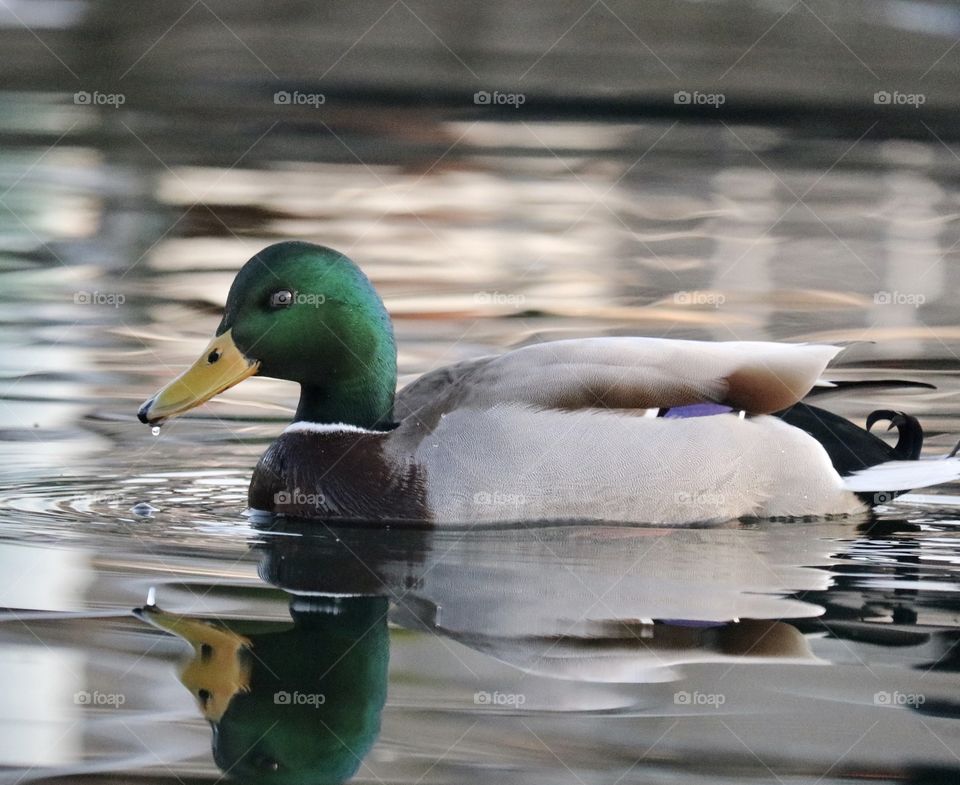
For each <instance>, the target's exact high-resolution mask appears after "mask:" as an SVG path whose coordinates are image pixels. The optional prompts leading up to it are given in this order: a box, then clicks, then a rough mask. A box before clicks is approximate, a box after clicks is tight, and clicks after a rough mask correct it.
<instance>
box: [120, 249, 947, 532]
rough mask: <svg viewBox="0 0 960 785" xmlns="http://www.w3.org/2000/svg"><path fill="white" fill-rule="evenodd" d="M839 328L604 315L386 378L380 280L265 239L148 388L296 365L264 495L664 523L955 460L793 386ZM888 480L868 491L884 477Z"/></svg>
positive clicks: (458, 513) (366, 506)
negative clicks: (673, 335) (672, 322)
mask: <svg viewBox="0 0 960 785" xmlns="http://www.w3.org/2000/svg"><path fill="white" fill-rule="evenodd" d="M841 350H842V347H839V346H832V345H826V344H815V343H807V344H782V343H772V342H755V341H749V342H748V341H734V342H723V343H711V342H700V341H687V340H667V339H658V338H632V337H602V338H585V339H577V340H561V341H555V342H545V343H539V344H535V345H530V346H524V347H522V348H519V349H515V350H513V351H510V352H507V353H505V354H502V355H499V356H494V357H482V358H479V359H473V360H467V361H465V362H460V363H457V364H455V365H452V366H449V367H446V368H441V369H438V370H434V371H430V372H428V373H426V374H424V375H423V376H421V377H420V378H419V379H417V380H416V381H414V382H413V383H411V384H410V385H408V386H406V387H405V388H403V389H402V390H401V391H400V392H399V393H395V389H396V384H397V355H396V345H395V342H394V336H393V328H392V324H391V321H390V316H389V315H388V313H387V311H386V308H385V307H384V304H383V301H382V300H381V299H380V297H379V296H378V294H377V292H376V290H375V289H374V287H373V285H372V284H371V283H370V281H369V280H368V279H367V277H366V276H365V275H364V274H363V272H362V271H361V270H360V268H359V267H358V266H357V265H356V264H354V263H353V262H352V261H351V260H350V259H348V258H347V257H346V256H345V255H343V254H342V253H339V252H337V251H335V250H333V249H330V248H326V247H323V246H319V245H313V244H310V243H305V242H281V243H277V244H275V245H271V246H269V247H267V248H265V249H264V250H262V251H260V253H258V254H256V255H255V256H254V257H253V258H252V259H250V260H249V261H248V262H247V263H246V264H245V265H244V266H243V267H242V268H241V269H240V271H239V273H238V274H237V277H236V279H235V280H234V282H233V285H232V286H231V288H230V292H229V295H228V297H227V302H226V307H225V310H224V314H223V319H222V321H221V322H220V326H219V327H218V328H217V331H216V335H215V337H214V338H213V340H212V341H211V342H210V344H209V345H208V346H207V347H206V348H205V349H204V350H203V352H202V354H201V355H200V358H199V359H198V360H197V361H196V362H195V363H194V364H193V365H192V366H191V367H190V368H189V369H188V370H186V371H185V372H184V373H183V374H181V375H180V376H178V377H177V378H176V379H174V380H173V381H172V382H170V383H169V384H168V385H167V386H166V387H164V388H163V389H161V390H160V391H159V392H157V393H156V395H154V396H153V397H152V398H150V399H149V400H148V401H146V402H145V403H144V404H143V405H142V406H141V407H140V410H139V414H138V416H139V418H140V420H141V421H142V422H144V423H149V424H159V423H162V422H164V421H165V420H168V419H170V418H172V417H174V416H176V415H179V414H182V413H183V412H185V411H187V410H189V409H192V408H194V407H195V406H198V405H199V404H201V403H203V402H204V401H207V400H208V399H210V398H212V397H213V396H215V395H217V394H218V393H220V392H222V391H224V390H226V389H227V388H229V387H232V386H233V385H235V384H237V383H238V382H240V381H242V380H243V379H246V378H247V377H249V376H253V375H255V374H260V375H264V376H270V377H274V378H279V379H288V380H291V381H295V382H299V383H300V388H301V392H300V402H299V405H298V406H297V411H296V417H295V422H293V424H291V425H290V426H289V427H287V428H286V430H284V431H283V433H282V434H280V436H279V438H277V440H276V441H275V442H273V444H272V445H271V446H270V447H269V449H268V450H267V451H266V453H265V454H264V455H263V457H262V458H261V459H260V461H259V463H258V464H257V466H256V468H255V469H254V472H253V477H252V479H251V482H250V489H249V504H250V506H251V508H253V509H254V510H262V511H266V512H270V513H275V514H285V515H288V516H293V517H300V518H315V519H325V520H356V521H378V522H389V521H415V522H420V523H436V524H456V523H461V524H462V523H466V524H475V523H489V522H508V521H510V522H516V521H547V520H552V521H556V520H563V519H578V520H590V519H603V520H610V521H632V522H643V523H652V524H661V525H670V524H685V523H692V522H706V521H720V520H730V519H737V518H743V517H750V516H756V517H795V516H797V517H798V516H827V515H846V514H851V513H857V512H863V511H864V510H865V507H866V506H867V505H869V504H870V503H871V502H873V501H876V500H881V501H886V500H888V499H889V498H890V495H891V494H895V493H897V492H901V491H904V490H908V489H912V488H917V487H923V486H927V485H934V484H937V483H941V482H945V481H948V480H951V479H955V478H956V477H958V476H960V459H957V458H954V457H952V456H948V457H947V458H944V459H939V460H914V459H915V458H916V457H917V456H918V454H919V442H918V440H919V441H920V442H922V429H920V427H919V424H918V423H916V420H914V419H913V418H910V417H908V416H907V415H903V414H898V413H887V412H878V413H876V414H875V418H876V417H889V418H892V419H894V420H895V422H894V424H895V425H896V426H897V427H898V429H899V430H900V433H901V442H900V443H898V445H897V446H895V447H891V446H889V445H887V444H886V443H885V442H884V441H882V440H881V439H879V438H877V437H876V436H874V435H873V434H871V433H869V432H868V431H867V430H864V429H862V428H859V427H858V426H856V425H854V424H853V423H852V422H849V421H848V420H845V419H843V418H841V417H838V416H837V415H833V414H831V413H829V412H826V411H824V410H822V409H818V408H816V407H813V406H809V405H807V404H805V403H801V402H800V401H801V399H802V398H804V397H805V396H806V395H807V394H808V393H810V392H811V390H812V389H813V388H814V387H815V386H816V385H818V384H829V383H825V382H821V381H820V375H821V374H822V373H823V371H824V369H825V368H826V366H827V364H828V363H829V362H830V361H831V360H833V359H834V357H836V356H837V354H838V353H839V352H840V351H841ZM875 494H878V495H875Z"/></svg>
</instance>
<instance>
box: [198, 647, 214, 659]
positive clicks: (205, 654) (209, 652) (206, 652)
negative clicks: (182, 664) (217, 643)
mask: <svg viewBox="0 0 960 785" xmlns="http://www.w3.org/2000/svg"><path fill="white" fill-rule="evenodd" d="M211 659H213V646H211V645H210V644H209V643H204V644H203V645H202V646H201V647H200V661H201V662H209V661H210V660H211Z"/></svg>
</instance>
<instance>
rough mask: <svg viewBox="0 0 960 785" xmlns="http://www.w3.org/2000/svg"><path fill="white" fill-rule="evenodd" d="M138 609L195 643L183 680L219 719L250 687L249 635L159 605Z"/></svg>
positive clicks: (155, 623) (202, 705)
mask: <svg viewBox="0 0 960 785" xmlns="http://www.w3.org/2000/svg"><path fill="white" fill-rule="evenodd" d="M134 613H135V614H136V615H137V616H139V617H140V618H141V619H143V620H144V621H146V622H149V623H150V624H152V625H153V626H154V627H159V628H160V629H161V630H166V631H167V632H172V633H173V634H174V635H176V636H178V637H180V638H182V639H183V640H185V641H187V643H189V644H190V645H191V646H193V649H194V652H195V654H194V657H193V659H192V660H190V662H188V663H187V664H186V666H185V667H184V668H183V670H182V671H181V673H180V681H181V682H183V685H184V686H185V687H186V688H187V689H188V690H190V692H191V694H193V695H194V696H195V697H197V699H198V701H199V703H200V710H201V711H202V712H203V714H204V716H205V717H206V718H207V719H208V720H211V721H212V722H218V721H219V720H220V718H221V717H222V716H223V714H224V712H225V711H226V710H227V706H228V705H229V704H230V701H231V700H232V699H233V696H234V695H236V694H237V693H240V692H248V691H249V690H250V673H251V666H250V661H249V658H247V657H244V656H243V652H244V651H248V650H249V649H250V647H251V643H250V639H249V638H245V637H244V636H242V635H238V634H237V633H235V632H231V631H230V630H227V629H224V628H220V627H217V626H215V625H213V624H211V623H210V622H208V621H203V620H202V619H194V618H191V617H189V616H177V615H174V614H172V613H167V612H166V611H164V610H161V609H160V608H158V607H157V606H156V605H147V606H145V607H143V608H137V609H135V610H134Z"/></svg>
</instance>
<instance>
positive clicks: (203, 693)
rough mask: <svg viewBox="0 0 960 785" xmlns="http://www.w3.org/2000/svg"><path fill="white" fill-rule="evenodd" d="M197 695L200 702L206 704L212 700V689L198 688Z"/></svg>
mask: <svg viewBox="0 0 960 785" xmlns="http://www.w3.org/2000/svg"><path fill="white" fill-rule="evenodd" d="M197 697H198V698H199V699H200V703H202V704H203V705H204V706H206V705H207V704H208V703H209V702H210V698H211V697H212V696H211V695H210V690H197Z"/></svg>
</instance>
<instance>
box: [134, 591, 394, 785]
mask: <svg viewBox="0 0 960 785" xmlns="http://www.w3.org/2000/svg"><path fill="white" fill-rule="evenodd" d="M387 610H388V603H387V601H386V600H385V599H384V598H380V597H341V598H318V599H315V600H310V601H305V600H300V599H297V600H294V602H293V604H292V605H291V616H292V624H291V623H277V622H273V623H264V622H235V623H229V624H218V623H213V622H210V621H207V620H203V619H197V618H190V617H185V616H177V615H175V614H171V613H167V612H166V611H163V610H161V609H160V608H158V607H157V606H155V605H148V606H146V607H144V608H141V609H139V610H138V611H137V614H138V615H139V616H140V617H141V618H143V619H145V620H146V621H149V622H150V623H151V624H153V625H155V626H157V627H160V628H161V629H164V630H166V631H168V632H171V633H173V634H175V635H177V636H179V637H181V638H183V639H184V640H185V641H187V642H188V643H190V644H191V646H192V647H193V657H192V658H191V659H190V661H189V662H188V663H187V664H186V665H185V667H184V668H183V670H182V672H181V677H180V678H181V681H182V682H183V684H184V686H185V687H186V688H187V689H188V690H190V692H191V694H193V696H194V697H195V698H196V700H197V703H198V705H199V707H200V710H201V711H202V712H203V714H204V716H205V717H206V718H207V719H208V720H209V721H210V723H211V725H212V727H213V756H214V759H215V760H216V763H217V765H218V766H219V767H220V768H221V769H222V770H223V771H224V772H226V773H228V774H229V776H230V777H231V778H233V779H237V780H240V781H241V782H256V783H301V784H303V783H337V782H344V781H345V780H347V779H349V778H350V777H351V776H352V775H353V774H354V773H355V772H356V771H357V769H358V768H359V767H360V764H361V763H362V761H363V758H364V756H365V755H366V754H367V753H368V752H369V750H370V748H371V747H372V746H373V743H374V741H375V740H376V738H377V734H378V733H379V731H380V714H381V712H382V710H383V705H384V701H385V699H386V693H387V662H388V658H389V638H388V633H387Z"/></svg>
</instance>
